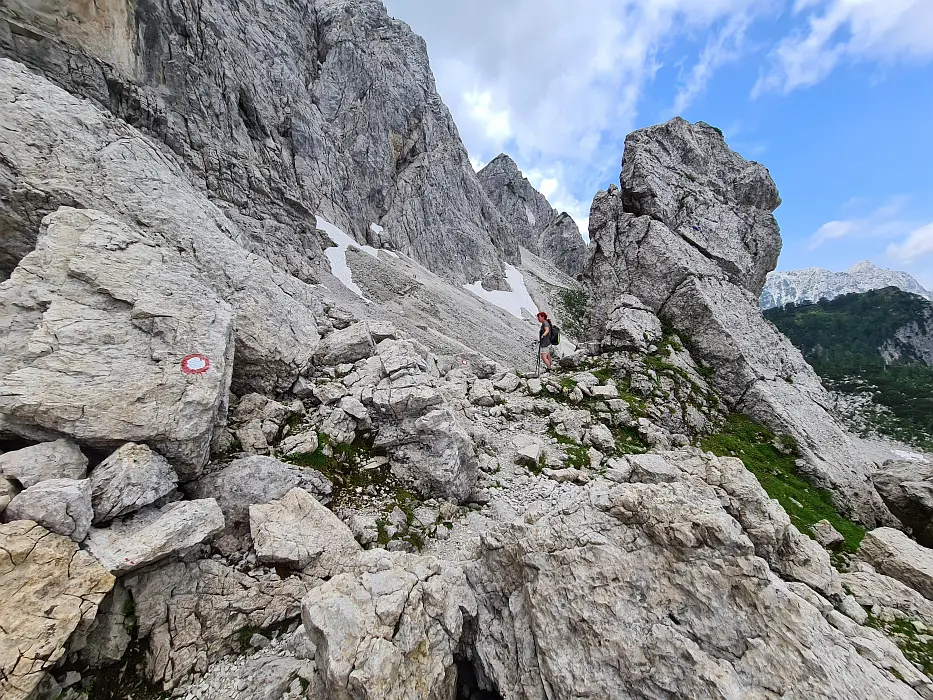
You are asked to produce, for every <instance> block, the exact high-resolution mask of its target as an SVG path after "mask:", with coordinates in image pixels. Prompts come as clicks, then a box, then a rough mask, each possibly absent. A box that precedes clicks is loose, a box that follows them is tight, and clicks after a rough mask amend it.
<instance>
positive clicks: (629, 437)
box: [610, 426, 648, 455]
mask: <svg viewBox="0 0 933 700" xmlns="http://www.w3.org/2000/svg"><path fill="white" fill-rule="evenodd" d="M610 431H611V432H612V436H613V437H614V438H615V439H616V452H618V453H619V454H623V455H640V454H644V453H645V452H647V451H648V444H647V443H646V442H645V440H644V438H642V436H641V433H639V432H638V431H637V430H635V428H630V427H628V426H614V427H612V428H610Z"/></svg>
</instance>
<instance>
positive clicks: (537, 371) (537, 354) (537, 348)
mask: <svg viewBox="0 0 933 700" xmlns="http://www.w3.org/2000/svg"><path fill="white" fill-rule="evenodd" d="M535 357H536V358H537V361H536V362H535V377H537V378H538V379H541V344H540V343H535Z"/></svg>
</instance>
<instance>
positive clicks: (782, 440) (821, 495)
mask: <svg viewBox="0 0 933 700" xmlns="http://www.w3.org/2000/svg"><path fill="white" fill-rule="evenodd" d="M775 443H776V444H778V445H779V446H780V448H781V449H778V448H777V447H775ZM700 446H701V447H702V448H703V449H704V450H706V451H707V452H712V453H713V454H715V455H719V456H720V457H738V458H739V459H741V460H742V462H744V463H745V467H746V468H747V469H748V470H749V471H750V472H752V474H754V475H755V476H756V477H757V478H758V481H759V482H760V483H761V485H762V487H763V488H764V490H765V491H766V492H767V493H768V495H769V496H770V497H771V498H775V499H777V500H778V502H779V503H780V504H781V506H782V507H783V508H784V510H785V511H787V514H788V515H789V516H790V519H791V522H793V523H794V525H796V526H797V529H799V530H800V531H801V532H803V533H804V534H805V535H810V534H811V533H810V526H811V525H813V524H814V523H817V522H819V521H820V520H828V521H829V522H830V523H832V526H833V527H834V528H836V529H837V530H838V531H839V532H840V534H841V535H842V536H843V537H844V538H845V548H846V549H847V550H849V551H850V552H854V551H856V550H857V549H858V546H859V544H860V543H861V541H862V537H864V535H865V529H864V528H862V527H860V526H859V525H857V524H855V523H853V522H852V521H851V520H848V519H846V518H844V517H842V516H841V515H840V514H839V512H838V511H837V510H836V507H835V505H834V504H833V500H832V496H831V495H830V494H829V492H828V491H825V490H824V489H820V488H817V487H815V486H812V485H810V484H809V483H807V482H806V481H805V480H804V479H803V478H802V477H801V476H800V475H799V474H798V473H797V467H796V465H795V464H794V462H795V459H796V442H795V441H793V438H790V437H788V436H781V437H778V436H776V435H775V434H774V433H773V432H771V431H770V430H768V429H767V428H765V427H764V426H762V425H759V424H758V423H755V422H754V421H752V420H750V419H749V418H747V417H745V416H743V415H741V414H738V413H733V414H731V415H730V416H729V417H728V418H727V420H726V423H725V425H723V427H722V432H721V433H719V434H717V435H710V436H708V437H706V438H703V439H702V440H701V441H700Z"/></svg>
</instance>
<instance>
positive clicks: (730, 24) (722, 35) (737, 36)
mask: <svg viewBox="0 0 933 700" xmlns="http://www.w3.org/2000/svg"><path fill="white" fill-rule="evenodd" d="M748 26H749V17H748V16H747V15H745V14H738V15H735V16H733V17H731V18H730V19H729V20H728V21H727V22H726V23H725V25H724V26H723V27H722V28H721V29H720V30H719V31H718V32H716V33H715V34H713V36H711V37H710V38H709V40H708V41H707V42H706V46H705V47H704V48H703V52H702V53H701V54H700V60H699V61H698V62H697V63H696V65H694V66H693V69H692V70H691V71H690V74H689V75H688V76H687V79H686V81H683V82H682V83H681V85H680V88H679V90H678V92H677V96H676V97H675V98H674V106H673V108H672V109H671V111H672V112H673V113H674V114H682V113H683V112H684V110H685V109H687V107H689V106H690V104H691V103H692V102H693V101H694V100H695V99H696V98H697V97H699V96H700V95H701V94H703V93H704V92H706V86H707V84H708V83H709V81H710V79H711V78H712V77H713V74H714V73H715V72H716V71H717V70H718V69H719V68H721V67H723V66H724V65H727V64H729V63H732V62H734V61H736V60H738V59H739V57H740V56H741V55H742V48H743V45H744V43H745V32H746V30H747V29H748Z"/></svg>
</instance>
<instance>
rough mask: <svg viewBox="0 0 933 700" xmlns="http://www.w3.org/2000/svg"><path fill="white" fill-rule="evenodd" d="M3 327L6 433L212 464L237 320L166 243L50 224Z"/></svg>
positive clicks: (2, 425)
mask: <svg viewBox="0 0 933 700" xmlns="http://www.w3.org/2000/svg"><path fill="white" fill-rule="evenodd" d="M2 82H3V81H2V80H0V83H2ZM0 319H3V323H4V324H5V326H6V328H7V332H5V333H4V334H3V335H0V433H7V434H10V433H12V434H15V435H20V436H24V437H34V438H36V437H38V438H41V437H44V436H54V435H61V434H65V435H69V436H71V437H72V438H74V439H75V440H77V441H80V442H82V443H86V444H90V445H93V446H96V447H102V448H106V447H115V446H117V445H120V444H122V443H124V442H145V443H148V444H150V445H152V446H154V447H157V448H158V449H159V450H160V451H161V452H162V453H163V454H165V455H166V456H168V457H169V458H171V459H172V460H173V461H174V462H175V464H176V466H177V467H178V469H179V471H180V473H182V474H183V475H184V476H187V477H188V478H191V477H192V476H196V475H197V474H198V472H199V470H200V469H201V467H202V466H203V465H204V464H205V463H206V462H207V459H208V456H209V452H210V442H211V437H212V434H213V430H214V426H215V425H216V424H217V423H218V421H221V420H223V419H224V417H225V414H226V402H227V389H228V387H229V385H230V375H231V372H232V354H233V314H232V311H231V309H230V307H229V306H228V305H227V303H226V302H225V301H223V300H222V299H221V298H220V297H219V296H218V295H217V294H216V293H214V291H213V290H211V289H210V288H209V287H207V286H205V285H204V284H203V283H201V282H200V281H199V280H198V278H197V274H196V272H195V270H194V269H193V268H192V267H190V266H189V265H187V264H186V263H184V262H183V261H182V260H181V258H180V256H178V255H177V254H176V253H175V252H174V251H173V250H172V249H171V248H167V247H165V246H163V245H161V242H160V241H159V240H158V239H157V238H154V237H151V235H149V234H145V233H143V232H142V231H141V230H139V229H135V228H132V227H130V226H127V225H126V224H125V223H123V222H122V221H118V220H116V219H114V218H111V217H109V216H107V215H105V214H103V213H101V212H99V211H93V210H79V209H69V208H62V209H60V210H58V211H57V212H55V213H54V214H50V215H49V216H47V217H46V218H45V219H44V220H43V231H42V234H41V236H40V239H39V243H38V246H37V248H36V250H35V251H33V252H32V253H30V254H29V255H27V256H26V257H25V258H24V259H23V260H22V261H21V262H20V264H19V267H17V269H16V270H15V271H14V272H13V274H12V275H11V277H10V279H9V280H7V282H6V283H4V285H3V287H2V288H0Z"/></svg>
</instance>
